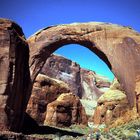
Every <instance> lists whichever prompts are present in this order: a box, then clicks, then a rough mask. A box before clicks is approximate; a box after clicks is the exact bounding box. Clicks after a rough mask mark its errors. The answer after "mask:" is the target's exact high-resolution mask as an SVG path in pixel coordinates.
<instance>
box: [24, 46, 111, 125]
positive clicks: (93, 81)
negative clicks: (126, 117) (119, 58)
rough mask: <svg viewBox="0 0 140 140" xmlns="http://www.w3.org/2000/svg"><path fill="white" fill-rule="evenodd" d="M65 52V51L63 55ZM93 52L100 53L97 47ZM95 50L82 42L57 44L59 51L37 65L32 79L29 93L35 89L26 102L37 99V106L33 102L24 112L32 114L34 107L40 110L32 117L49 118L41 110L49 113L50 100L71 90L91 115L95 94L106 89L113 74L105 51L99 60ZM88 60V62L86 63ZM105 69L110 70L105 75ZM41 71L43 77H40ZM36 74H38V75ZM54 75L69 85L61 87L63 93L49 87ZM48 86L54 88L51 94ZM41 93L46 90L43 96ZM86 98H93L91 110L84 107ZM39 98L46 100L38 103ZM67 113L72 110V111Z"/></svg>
mask: <svg viewBox="0 0 140 140" xmlns="http://www.w3.org/2000/svg"><path fill="white" fill-rule="evenodd" d="M67 48H68V49H67ZM59 52H62V53H59ZM66 52H67V55H65V54H66ZM95 52H96V54H98V56H101V55H102V54H103V53H101V51H99V50H98V51H95ZM95 52H94V51H93V50H92V51H91V49H89V48H87V47H85V46H83V45H78V44H69V45H63V46H59V47H58V48H57V49H56V51H54V53H57V54H58V55H57V54H52V55H50V56H49V57H48V58H47V59H46V61H45V63H44V65H43V67H42V68H41V69H40V72H39V74H38V76H37V78H36V79H35V82H34V86H33V91H32V94H34V93H35V94H36V95H31V99H30V100H29V104H31V105H32V104H35V103H36V104H37V106H38V107H37V108H34V110H32V108H33V106H30V107H27V112H28V113H29V114H30V115H31V116H33V115H32V114H34V111H35V110H36V111H35V112H38V113H37V114H40V115H39V116H38V115H37V116H33V118H34V119H35V120H36V121H37V122H38V123H39V124H44V123H45V121H48V119H46V118H45V115H44V114H45V113H48V111H49V108H50V107H49V105H50V104H52V103H53V102H56V100H57V98H58V97H59V96H60V95H61V94H62V93H70V92H72V94H74V95H76V96H78V97H79V98H80V102H81V103H82V105H83V106H84V109H85V110H86V114H88V116H90V117H92V116H93V110H94V109H95V107H96V106H97V100H98V98H99V97H100V96H101V95H102V94H103V93H104V92H105V91H106V90H107V89H109V87H110V84H111V81H112V80H113V78H114V76H113V74H112V73H111V71H110V69H109V67H110V66H111V64H110V63H109V65H107V64H106V63H105V62H109V61H108V59H107V57H106V56H105V54H103V55H102V56H104V58H105V59H103V60H104V61H105V62H103V60H101V59H100V58H99V57H98V56H97V55H96V54H95ZM70 54H72V55H70ZM80 54H81V55H80ZM61 55H62V56H61ZM69 56H70V57H69ZM74 56H75V57H74ZM73 58H75V59H73ZM77 58H79V61H78V62H77V60H78V59H77ZM83 60H85V61H84V63H82V61H83ZM96 61H97V63H96V64H95V65H94V66H92V64H94V62H96ZM87 62H88V65H87V64H86V63H87ZM102 69H103V70H102ZM95 70H96V72H95ZM105 71H108V73H109V74H108V77H104V76H105V75H106V76H107V74H105ZM100 74H101V75H100ZM43 75H44V78H42V77H43ZM45 76H47V77H45ZM38 77H40V79H39V78H38ZM45 78H46V79H45ZM52 78H53V79H52ZM54 79H57V80H59V81H61V82H64V83H66V84H67V85H68V88H69V89H68V90H65V89H64V91H61V92H62V93H59V92H58V91H57V93H56V90H60V89H59V88H58V87H55V88H56V89H55V90H53V89H52V88H51V87H53V86H54V85H53V84H54V83H53V82H52V81H53V80H54ZM42 83H43V84H42ZM37 84H39V88H40V93H39V89H37V90H36V85H37ZM57 88H58V89H57ZM45 89H46V93H45V91H43V90H45ZM48 89H52V90H53V92H54V93H53V96H54V97H52V95H51V94H52V93H51V91H50V90H49V91H48ZM42 91H43V92H42ZM39 94H40V95H39ZM43 94H45V95H46V97H45V96H44V95H43ZM50 97H51V98H50ZM34 98H35V99H36V100H35V103H33V102H34ZM45 99H46V101H45ZM88 101H89V102H90V103H92V102H93V104H91V109H90V110H89V109H88V108H87V105H86V104H85V102H88ZM40 102H45V103H44V104H40ZM69 108H71V107H69ZM47 110H48V111H47ZM69 113H70V114H72V112H69ZM49 115H50V114H49ZM40 118H41V119H42V120H41V119H40ZM68 124H69V125H70V124H71V123H70V122H69V123H68ZM65 125H67V124H65Z"/></svg>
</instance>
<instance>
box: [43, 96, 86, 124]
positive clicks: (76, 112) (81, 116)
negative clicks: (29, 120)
mask: <svg viewBox="0 0 140 140" xmlns="http://www.w3.org/2000/svg"><path fill="white" fill-rule="evenodd" d="M44 123H45V124H47V125H54V126H70V125H72V124H83V125H87V116H86V113H85V110H84V108H83V106H82V104H81V103H80V100H79V98H78V97H76V95H74V94H72V93H67V94H66V93H65V94H61V95H60V96H59V97H58V98H57V99H56V100H55V101H54V102H52V103H50V104H48V106H47V114H46V119H45V122H44Z"/></svg>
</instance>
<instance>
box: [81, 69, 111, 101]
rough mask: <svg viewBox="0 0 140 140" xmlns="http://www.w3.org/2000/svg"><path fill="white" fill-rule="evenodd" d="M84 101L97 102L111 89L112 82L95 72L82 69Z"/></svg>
mask: <svg viewBox="0 0 140 140" xmlns="http://www.w3.org/2000/svg"><path fill="white" fill-rule="evenodd" d="M80 74H81V75H80V76H81V86H82V99H88V100H95V101H97V99H98V98H99V97H100V96H101V95H102V94H103V93H104V90H105V89H106V90H107V89H109V87H110V81H109V80H108V79H107V78H105V77H102V76H99V75H98V74H96V73H95V72H94V71H91V70H87V69H83V68H81V69H80Z"/></svg>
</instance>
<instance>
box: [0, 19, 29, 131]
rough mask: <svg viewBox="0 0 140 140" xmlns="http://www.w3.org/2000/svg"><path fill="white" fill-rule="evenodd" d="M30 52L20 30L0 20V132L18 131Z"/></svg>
mask: <svg viewBox="0 0 140 140" xmlns="http://www.w3.org/2000/svg"><path fill="white" fill-rule="evenodd" d="M28 59H29V50H28V44H27V43H26V41H25V38H24V34H23V32H22V29H21V28H20V27H19V26H18V25H17V24H16V23H14V22H11V21H9V20H6V19H0V130H1V131H2V130H8V129H10V130H13V131H20V128H21V126H22V122H23V115H24V111H25V108H26V105H27V100H28V96H29V93H28V92H29V91H28V86H29V85H30V74H29V65H28Z"/></svg>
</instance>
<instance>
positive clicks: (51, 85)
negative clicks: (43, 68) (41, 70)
mask: <svg viewBox="0 0 140 140" xmlns="http://www.w3.org/2000/svg"><path fill="white" fill-rule="evenodd" d="M68 92H70V90H69V87H68V85H67V84H66V83H64V82H63V81H60V80H57V79H54V78H50V77H48V76H46V75H43V74H39V75H38V76H37V78H36V80H35V82H34V85H33V90H32V95H31V97H30V100H29V103H28V106H27V109H26V112H27V113H28V114H29V115H30V116H31V117H32V118H33V119H34V120H35V121H36V122H37V123H38V124H40V125H42V124H44V120H45V117H46V111H47V105H48V104H49V103H51V102H53V101H54V100H56V99H57V97H58V96H59V95H61V94H62V93H68Z"/></svg>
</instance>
